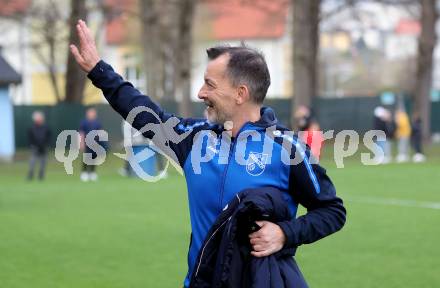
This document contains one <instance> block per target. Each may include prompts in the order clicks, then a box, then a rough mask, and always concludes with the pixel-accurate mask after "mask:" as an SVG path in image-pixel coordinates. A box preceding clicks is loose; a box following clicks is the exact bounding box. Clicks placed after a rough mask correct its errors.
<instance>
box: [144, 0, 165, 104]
mask: <svg viewBox="0 0 440 288" xmlns="http://www.w3.org/2000/svg"><path fill="white" fill-rule="evenodd" d="M157 2H158V1H155V0H141V1H140V3H139V4H140V9H141V11H142V15H141V17H142V19H141V20H142V44H143V45H142V49H143V51H142V54H143V60H144V61H143V64H144V65H143V66H144V71H145V76H146V82H147V94H148V96H150V97H151V98H153V99H155V100H158V99H159V98H160V97H161V94H162V93H161V92H160V89H159V88H160V87H161V86H162V81H161V80H160V79H161V77H162V75H161V74H163V73H162V69H163V64H162V59H163V57H162V56H161V54H162V51H161V44H162V43H161V42H162V41H161V38H160V37H161V35H160V31H161V29H160V22H159V20H160V13H159V7H158V4H157Z"/></svg>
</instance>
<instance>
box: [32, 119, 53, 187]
mask: <svg viewBox="0 0 440 288" xmlns="http://www.w3.org/2000/svg"><path fill="white" fill-rule="evenodd" d="M32 120H33V125H32V127H30V128H29V130H28V139H29V146H30V150H31V158H30V160H29V172H28V176H27V178H28V180H32V179H33V178H34V170H35V166H36V164H37V163H39V165H40V170H39V172H38V178H39V179H40V180H43V179H44V174H45V170H46V158H47V148H48V146H49V142H50V136H51V132H50V129H49V127H47V125H46V124H45V119H44V114H43V113H42V112H41V111H35V112H34V113H33V114H32Z"/></svg>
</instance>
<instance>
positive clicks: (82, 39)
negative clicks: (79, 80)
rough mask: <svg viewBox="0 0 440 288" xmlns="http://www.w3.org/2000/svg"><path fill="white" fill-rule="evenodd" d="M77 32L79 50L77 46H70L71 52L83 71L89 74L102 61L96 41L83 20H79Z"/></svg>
mask: <svg viewBox="0 0 440 288" xmlns="http://www.w3.org/2000/svg"><path fill="white" fill-rule="evenodd" d="M76 31H77V33H78V38H79V49H78V47H76V46H75V45H73V44H70V51H71V52H72V54H73V56H74V57H75V60H76V62H78V64H79V66H81V69H83V70H84V71H85V72H87V73H89V72H90V70H92V69H93V67H95V66H96V63H98V62H99V60H100V58H99V55H98V50H97V49H96V44H95V40H94V39H93V37H92V33H91V32H90V29H89V28H88V27H87V25H86V23H85V22H84V21H83V20H78V24H76Z"/></svg>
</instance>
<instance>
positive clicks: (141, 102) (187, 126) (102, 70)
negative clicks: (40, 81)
mask: <svg viewBox="0 0 440 288" xmlns="http://www.w3.org/2000/svg"><path fill="white" fill-rule="evenodd" d="M87 76H88V77H89V79H90V80H92V83H93V85H95V86H96V87H97V88H99V89H101V90H102V92H103V94H104V97H105V98H106V99H107V101H108V102H109V104H110V105H111V106H112V107H113V109H115V110H116V112H118V113H119V114H120V115H121V116H122V117H123V118H124V119H127V117H128V115H129V113H130V112H131V111H132V109H134V108H136V107H144V108H145V107H146V108H148V109H147V110H143V111H141V112H140V113H139V114H137V116H136V117H135V118H134V121H133V123H132V126H133V128H135V129H137V130H139V131H140V130H142V128H147V129H145V130H144V132H143V135H144V136H145V137H147V138H149V139H152V140H153V142H154V144H156V146H157V147H158V148H159V149H161V150H162V148H163V150H162V151H163V152H164V153H165V154H167V155H168V156H170V158H171V159H173V160H175V161H176V162H177V161H178V162H179V164H180V165H181V166H183V162H184V160H185V158H186V156H187V154H188V153H189V150H190V145H191V143H192V140H191V138H192V137H193V135H194V133H195V130H197V129H193V128H194V127H197V128H199V127H201V126H203V125H204V124H207V122H206V121H204V120H202V119H183V118H178V117H175V116H174V115H171V114H168V113H165V112H164V111H163V110H162V108H161V107H160V106H159V105H157V104H156V103H154V102H153V101H152V100H151V99H150V97H148V96H146V95H143V94H142V93H141V92H140V91H139V90H137V89H135V88H134V87H133V85H132V84H131V83H129V82H127V81H124V79H123V78H122V77H121V76H120V75H119V74H117V73H116V72H115V71H114V70H113V68H112V67H111V66H110V65H108V64H107V63H105V62H104V61H102V60H101V61H99V62H98V63H97V64H96V66H95V67H94V68H93V69H92V70H91V71H90V72H89V74H88V75H87ZM170 119H171V121H169V122H168V124H169V125H168V126H167V125H164V123H166V122H167V121H168V120H170ZM148 127H150V128H148ZM168 128H169V129H168ZM185 133H186V134H188V137H183V136H185V135H184V134H185ZM157 134H160V135H157ZM156 136H157V137H156ZM180 136H182V137H180ZM182 138H185V139H183V140H182ZM158 139H159V140H158ZM176 139H179V140H180V141H176ZM157 142H161V143H157ZM162 142H164V143H162ZM165 142H166V143H165ZM176 142H178V143H176ZM162 146H163V147H162ZM170 149H171V150H170ZM167 151H168V152H167ZM172 152H174V153H172ZM169 154H174V155H169ZM176 158H177V159H176Z"/></svg>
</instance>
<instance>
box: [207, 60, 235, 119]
mask: <svg viewBox="0 0 440 288" xmlns="http://www.w3.org/2000/svg"><path fill="white" fill-rule="evenodd" d="M228 62H229V55H228V54H223V55H221V56H219V57H218V58H216V59H214V60H211V61H209V63H208V66H207V67H206V71H205V81H204V82H205V83H204V84H203V86H202V88H200V91H199V94H198V97H199V99H201V100H203V102H204V103H205V105H206V111H205V112H206V115H207V118H208V120H209V121H210V122H212V123H219V124H223V123H224V122H225V121H228V120H232V116H233V115H234V113H235V112H236V110H237V104H236V96H237V89H236V88H235V87H234V86H233V85H232V83H231V81H230V80H229V77H228V75H227V74H226V68H227V65H228Z"/></svg>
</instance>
